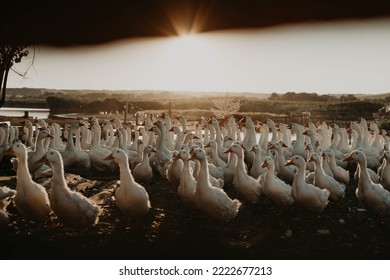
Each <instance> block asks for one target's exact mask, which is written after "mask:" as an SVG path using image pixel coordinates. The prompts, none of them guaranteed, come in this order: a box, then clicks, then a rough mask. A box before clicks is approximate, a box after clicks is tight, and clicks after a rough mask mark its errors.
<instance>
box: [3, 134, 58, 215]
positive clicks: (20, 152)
mask: <svg viewBox="0 0 390 280" xmlns="http://www.w3.org/2000/svg"><path fill="white" fill-rule="evenodd" d="M7 153H11V154H12V153H14V154H15V155H16V157H17V158H18V169H17V172H16V195H15V197H14V204H15V207H16V209H17V210H18V211H19V213H20V214H21V215H22V216H23V218H25V219H26V220H31V221H36V222H39V221H43V220H44V219H46V218H47V217H48V216H49V214H50V213H51V212H52V209H51V207H50V201H49V196H48V194H47V192H46V189H45V188H44V187H43V186H42V185H40V184H37V183H35V182H34V181H33V180H32V179H31V176H30V173H29V170H28V165H27V148H26V146H25V145H24V144H23V143H21V142H15V143H14V144H13V145H12V146H11V148H10V149H9V150H8V151H7Z"/></svg>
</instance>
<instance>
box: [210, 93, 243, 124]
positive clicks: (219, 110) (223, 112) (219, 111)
mask: <svg viewBox="0 0 390 280" xmlns="http://www.w3.org/2000/svg"><path fill="white" fill-rule="evenodd" d="M211 102H212V103H213V105H214V107H215V108H211V110H212V111H213V114H214V115H215V116H216V117H217V118H218V119H222V118H224V117H228V116H231V115H233V114H236V113H237V112H238V111H239V110H240V106H241V102H240V100H239V99H237V98H235V97H233V96H222V97H216V98H213V99H211Z"/></svg>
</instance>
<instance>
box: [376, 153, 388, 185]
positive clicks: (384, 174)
mask: <svg viewBox="0 0 390 280" xmlns="http://www.w3.org/2000/svg"><path fill="white" fill-rule="evenodd" d="M382 160H383V162H384V165H383V168H382V170H381V173H380V174H379V178H380V182H381V184H382V186H383V187H384V188H385V189H386V190H390V151H385V152H384V154H383V156H382Z"/></svg>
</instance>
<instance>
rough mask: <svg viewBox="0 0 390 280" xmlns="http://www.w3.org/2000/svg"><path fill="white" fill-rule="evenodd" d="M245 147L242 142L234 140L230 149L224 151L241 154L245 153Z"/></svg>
mask: <svg viewBox="0 0 390 280" xmlns="http://www.w3.org/2000/svg"><path fill="white" fill-rule="evenodd" d="M244 149H245V148H244V147H243V146H242V144H241V143H240V142H237V141H236V142H234V143H233V144H232V145H231V146H230V148H229V149H227V150H226V151H224V153H225V154H226V153H235V154H236V155H241V154H243V152H244Z"/></svg>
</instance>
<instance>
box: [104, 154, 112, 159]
mask: <svg viewBox="0 0 390 280" xmlns="http://www.w3.org/2000/svg"><path fill="white" fill-rule="evenodd" d="M113 159H114V156H113V155H112V154H110V155H109V156H108V157H106V158H105V159H104V160H113Z"/></svg>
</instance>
